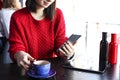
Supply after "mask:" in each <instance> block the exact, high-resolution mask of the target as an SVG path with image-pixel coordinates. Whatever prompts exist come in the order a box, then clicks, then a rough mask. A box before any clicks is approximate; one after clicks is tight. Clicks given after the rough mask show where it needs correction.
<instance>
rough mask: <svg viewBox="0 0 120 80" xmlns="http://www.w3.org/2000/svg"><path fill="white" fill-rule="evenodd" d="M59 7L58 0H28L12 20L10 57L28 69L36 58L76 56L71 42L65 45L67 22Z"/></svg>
mask: <svg viewBox="0 0 120 80" xmlns="http://www.w3.org/2000/svg"><path fill="white" fill-rule="evenodd" d="M55 5H56V0H27V1H26V7H25V8H23V9H21V10H19V11H16V12H15V13H14V14H13V16H12V18H11V24H10V35H9V36H10V37H9V42H10V49H9V52H10V57H11V58H12V60H13V61H15V62H17V64H18V65H19V66H21V67H23V68H25V69H26V70H28V68H29V66H30V62H31V61H34V59H36V60H38V59H48V58H55V57H61V58H65V59H67V58H68V59H69V58H71V57H72V56H73V54H74V50H73V48H72V44H71V43H70V42H69V41H68V42H66V43H65V44H64V45H62V44H63V43H64V42H65V41H66V39H67V38H66V35H65V33H66V32H65V22H64V17H63V14H62V12H61V10H60V9H58V8H56V7H55ZM61 45H62V47H61V48H59V47H60V46H61ZM58 48H59V49H58Z"/></svg>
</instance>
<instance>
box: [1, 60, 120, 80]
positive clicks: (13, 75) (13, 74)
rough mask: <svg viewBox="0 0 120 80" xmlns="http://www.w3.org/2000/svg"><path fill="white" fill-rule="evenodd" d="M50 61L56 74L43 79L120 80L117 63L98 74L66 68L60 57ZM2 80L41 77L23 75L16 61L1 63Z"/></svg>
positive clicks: (24, 79) (32, 79)
mask: <svg viewBox="0 0 120 80" xmlns="http://www.w3.org/2000/svg"><path fill="white" fill-rule="evenodd" d="M50 61H51V63H52V69H54V70H55V71H56V75H55V76H54V77H51V78H48V79H43V80H120V79H119V75H120V73H119V67H118V66H117V65H114V66H111V67H109V68H108V69H107V71H106V72H105V73H104V74H96V73H90V72H83V71H77V70H72V69H67V68H64V67H63V66H62V63H61V61H60V60H59V59H58V58H56V59H50ZM0 80H41V79H34V78H31V77H29V76H27V75H26V76H22V75H21V68H19V67H18V66H17V65H16V64H15V63H8V64H0Z"/></svg>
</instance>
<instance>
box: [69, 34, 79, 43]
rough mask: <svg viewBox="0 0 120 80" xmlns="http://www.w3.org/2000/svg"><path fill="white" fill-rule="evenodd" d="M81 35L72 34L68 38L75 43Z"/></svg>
mask: <svg viewBox="0 0 120 80" xmlns="http://www.w3.org/2000/svg"><path fill="white" fill-rule="evenodd" d="M80 37H81V35H78V34H72V35H71V36H70V37H69V38H68V40H69V41H70V42H71V43H72V44H74V43H75V42H76V41H77V40H78V39H79V38H80Z"/></svg>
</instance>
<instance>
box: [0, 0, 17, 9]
mask: <svg viewBox="0 0 120 80" xmlns="http://www.w3.org/2000/svg"><path fill="white" fill-rule="evenodd" d="M14 1H15V0H3V2H2V3H3V6H2V7H3V8H11V7H13V8H14V7H15V6H14V4H13V3H14Z"/></svg>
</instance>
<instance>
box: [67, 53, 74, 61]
mask: <svg viewBox="0 0 120 80" xmlns="http://www.w3.org/2000/svg"><path fill="white" fill-rule="evenodd" d="M74 55H75V52H74V53H73V55H72V56H71V57H70V58H68V60H72V59H73V58H74Z"/></svg>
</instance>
